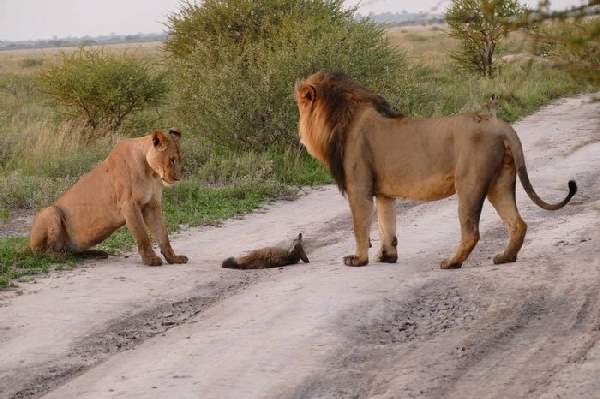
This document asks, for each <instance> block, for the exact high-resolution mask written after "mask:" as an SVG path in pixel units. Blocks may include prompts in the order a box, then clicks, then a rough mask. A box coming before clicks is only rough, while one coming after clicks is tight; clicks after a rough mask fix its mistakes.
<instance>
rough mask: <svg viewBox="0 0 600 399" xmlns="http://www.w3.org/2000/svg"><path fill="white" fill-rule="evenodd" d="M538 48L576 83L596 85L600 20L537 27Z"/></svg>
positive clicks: (599, 62)
mask: <svg viewBox="0 0 600 399" xmlns="http://www.w3.org/2000/svg"><path fill="white" fill-rule="evenodd" d="M540 36H541V38H542V40H541V41H540V47H544V48H547V49H548V50H547V53H548V55H550V57H551V58H553V59H554V60H555V61H556V64H557V66H560V67H562V68H564V69H565V70H566V71H568V72H569V73H570V74H571V75H573V76H574V77H576V78H578V79H584V80H589V81H591V82H593V83H596V84H597V83H600V73H599V72H598V65H600V19H598V18H587V19H582V18H570V19H564V20H560V21H555V22H552V23H547V24H544V25H542V26H541V27H540Z"/></svg>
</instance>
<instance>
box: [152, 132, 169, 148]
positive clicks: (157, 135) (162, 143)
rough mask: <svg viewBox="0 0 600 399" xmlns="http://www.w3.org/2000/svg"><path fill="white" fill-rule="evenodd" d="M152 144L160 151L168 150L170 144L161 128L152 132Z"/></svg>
mask: <svg viewBox="0 0 600 399" xmlns="http://www.w3.org/2000/svg"><path fill="white" fill-rule="evenodd" d="M152 144H154V148H156V149H157V150H159V151H164V150H166V149H167V146H168V139H167V136H165V134H164V133H163V132H161V131H160V130H157V131H155V132H154V133H152Z"/></svg>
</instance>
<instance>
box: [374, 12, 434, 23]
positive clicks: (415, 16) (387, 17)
mask: <svg viewBox="0 0 600 399" xmlns="http://www.w3.org/2000/svg"><path fill="white" fill-rule="evenodd" d="M366 17H367V18H369V19H371V20H372V21H374V22H376V23H378V24H382V25H390V26H391V25H396V26H399V25H419V24H433V23H442V22H444V16H443V15H442V14H436V13H430V12H418V13H412V12H407V11H402V12H389V11H388V12H383V13H380V14H375V13H373V12H371V13H370V14H369V15H367V16H366Z"/></svg>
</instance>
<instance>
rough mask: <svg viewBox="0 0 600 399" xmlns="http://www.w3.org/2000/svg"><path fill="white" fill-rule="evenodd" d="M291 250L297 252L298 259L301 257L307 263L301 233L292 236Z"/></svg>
mask: <svg viewBox="0 0 600 399" xmlns="http://www.w3.org/2000/svg"><path fill="white" fill-rule="evenodd" d="M291 252H294V253H297V254H298V255H300V259H302V261H303V262H305V263H309V261H308V257H307V256H306V252H304V246H303V243H302V233H300V234H298V237H296V238H294V241H293V243H292V249H291Z"/></svg>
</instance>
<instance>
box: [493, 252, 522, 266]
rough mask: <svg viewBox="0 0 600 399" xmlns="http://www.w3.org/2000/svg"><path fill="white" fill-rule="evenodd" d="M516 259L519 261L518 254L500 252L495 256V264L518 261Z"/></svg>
mask: <svg viewBox="0 0 600 399" xmlns="http://www.w3.org/2000/svg"><path fill="white" fill-rule="evenodd" d="M516 261H517V256H516V255H513V256H507V255H504V254H503V253H502V254H498V255H496V256H494V264H495V265H499V264H501V263H510V262H516Z"/></svg>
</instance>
